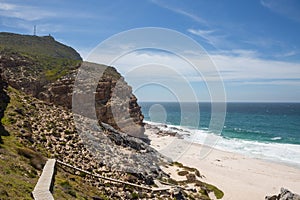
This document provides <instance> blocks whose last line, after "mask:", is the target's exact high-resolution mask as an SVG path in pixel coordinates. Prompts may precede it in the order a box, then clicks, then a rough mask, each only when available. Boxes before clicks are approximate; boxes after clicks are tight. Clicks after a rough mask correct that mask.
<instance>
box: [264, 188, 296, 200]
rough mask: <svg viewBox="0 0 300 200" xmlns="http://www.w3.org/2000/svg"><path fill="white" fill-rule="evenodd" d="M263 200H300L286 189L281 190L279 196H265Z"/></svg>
mask: <svg viewBox="0 0 300 200" xmlns="http://www.w3.org/2000/svg"><path fill="white" fill-rule="evenodd" d="M265 200H300V195H298V194H295V193H292V192H291V191H289V190H288V189H285V188H281V189H280V194H278V195H273V196H266V197H265Z"/></svg>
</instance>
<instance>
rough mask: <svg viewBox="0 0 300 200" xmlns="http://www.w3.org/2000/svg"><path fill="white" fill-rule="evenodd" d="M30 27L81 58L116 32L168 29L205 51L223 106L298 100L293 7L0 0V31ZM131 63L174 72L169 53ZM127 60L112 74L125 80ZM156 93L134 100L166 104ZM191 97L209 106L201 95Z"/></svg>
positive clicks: (299, 17) (270, 0) (285, 3)
mask: <svg viewBox="0 0 300 200" xmlns="http://www.w3.org/2000/svg"><path fill="white" fill-rule="evenodd" d="M34 25H37V34H38V35H48V34H51V35H53V36H54V37H55V38H56V39H57V40H58V41H61V42H63V43H66V44H67V45H70V46H72V47H74V48H75V49H76V50H78V51H79V52H80V53H81V55H82V56H83V57H84V58H87V55H88V53H89V52H90V51H91V50H92V49H93V48H94V47H95V46H97V45H98V44H99V43H100V42H101V41H103V40H105V39H107V38H109V37H110V36H112V35H114V34H117V33H119V32H122V31H126V30H129V29H133V28H142V27H162V28H168V29H173V30H176V31H179V32H181V33H183V34H186V35H187V36H189V37H191V38H192V39H193V40H195V41H197V42H198V43H199V44H200V45H201V46H202V47H203V48H204V49H205V50H206V51H207V52H208V54H209V55H210V57H211V59H212V60H213V62H214V63H215V65H216V66H217V67H218V69H219V71H220V73H221V76H222V78H223V80H224V85H225V89H226V95H227V100H228V101H281V102H282V101H285V102H286V101H292V102H299V101H300V89H299V88H300V37H299V35H300V1H298V0H247V1H246V0H245V1H238V0H226V1H216V0H215V1H204V0H199V1H194V0H186V1H179V0H178V1H176V0H174V1H167V0H165V1H163V0H132V1H125V0H123V1H111V2H109V1H99V0H89V1H81V0H78V1H71V0H64V1H61V0H52V1H41V0H9V1H8V0H0V31H7V32H16V33H22V34H32V33H33V26H34ZM135 56H139V58H140V59H144V60H147V59H149V60H151V59H153V58H156V59H162V60H165V61H166V62H167V61H168V59H169V62H170V63H171V64H173V66H174V68H176V63H174V62H173V63H172V60H174V59H173V58H172V56H171V55H168V54H164V53H161V52H156V53H153V52H151V53H149V52H148V53H147V52H143V53H139V54H135ZM149 56H150V57H149ZM151 56H152V57H151ZM133 60H136V59H135V58H131V59H130V55H129V56H128V58H127V59H125V60H124V59H123V61H122V62H119V64H120V66H117V65H116V67H117V68H118V70H119V71H121V72H122V73H126V72H123V70H122V67H123V66H122V63H123V64H124V63H125V64H124V65H126V66H128V65H131V64H134V62H133ZM116 64H118V62H117V63H116ZM124 68H126V67H124ZM128 82H130V80H129V81H128ZM190 84H191V86H192V87H193V88H194V89H195V90H197V91H199V90H202V89H203V90H205V89H204V88H205V84H203V82H201V81H199V82H197V81H195V80H190ZM135 89H137V88H134V90H135ZM159 90H160V89H157V88H156V89H155V87H145V89H144V91H143V90H141V89H139V90H136V93H137V96H138V98H139V99H141V100H142V101H147V100H157V101H162V100H165V101H167V100H173V99H172V98H171V97H170V95H169V96H168V95H155V94H156V93H157V92H158V91H159ZM161 92H163V91H161ZM166 93H167V92H166ZM196 93H197V92H196ZM196 95H197V96H198V97H199V99H201V100H203V101H207V100H208V99H209V97H208V96H207V94H203V93H201V94H200V92H199V94H198V93H197V94H196Z"/></svg>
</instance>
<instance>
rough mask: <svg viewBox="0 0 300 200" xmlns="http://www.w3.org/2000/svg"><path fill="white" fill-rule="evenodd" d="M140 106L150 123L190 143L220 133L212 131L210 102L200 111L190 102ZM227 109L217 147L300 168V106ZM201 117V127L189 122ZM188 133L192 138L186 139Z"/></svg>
mask: <svg viewBox="0 0 300 200" xmlns="http://www.w3.org/2000/svg"><path fill="white" fill-rule="evenodd" d="M139 104H140V105H141V107H142V111H143V114H144V116H145V121H146V122H149V123H154V124H156V125H158V126H160V125H161V126H164V127H165V125H167V128H170V129H172V130H176V131H177V132H178V134H182V135H185V136H184V137H185V139H186V140H191V141H193V142H196V143H200V144H201V143H203V141H204V139H205V137H206V136H207V134H216V133H214V132H213V131H209V129H208V127H209V123H210V119H211V104H210V103H199V104H198V105H199V112H197V111H195V109H194V108H193V109H192V108H191V109H188V108H189V103H181V104H179V103H166V102H163V103H161V102H147V103H146V102H144V103H143V102H141V103H139ZM183 104H184V105H183ZM194 105H195V104H194ZM182 107H184V108H185V109H184V110H182ZM191 107H192V106H191ZM226 107H227V109H226V118H225V122H224V126H223V129H222V131H221V134H217V137H219V138H218V141H217V144H216V145H214V147H215V148H217V149H221V150H226V151H231V152H238V153H241V154H245V155H248V156H251V157H255V158H262V159H268V160H272V161H277V162H283V163H286V164H291V165H295V166H297V167H300V103H227V106H226ZM183 112H185V113H183ZM182 116H184V118H182ZM199 117H200V121H199V123H197V125H193V126H189V124H188V123H186V121H193V120H194V119H195V118H199ZM183 121H184V122H183ZM174 128H176V129H174ZM180 130H181V131H182V133H180V132H181V131H180ZM183 130H184V131H183ZM186 132H190V133H191V134H190V135H192V136H186V134H185V133H186Z"/></svg>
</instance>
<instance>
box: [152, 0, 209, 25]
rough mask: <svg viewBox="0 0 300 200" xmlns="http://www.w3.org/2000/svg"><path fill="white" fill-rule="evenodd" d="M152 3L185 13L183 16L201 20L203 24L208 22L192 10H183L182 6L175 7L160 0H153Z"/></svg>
mask: <svg viewBox="0 0 300 200" xmlns="http://www.w3.org/2000/svg"><path fill="white" fill-rule="evenodd" d="M151 2H152V3H154V4H156V5H158V6H159V7H162V8H166V9H168V10H171V11H173V12H175V13H177V14H180V15H183V16H186V17H188V18H190V19H192V20H194V21H196V22H199V23H201V24H207V22H206V20H204V19H202V18H201V17H199V16H198V15H195V14H193V13H191V12H188V11H186V10H183V9H182V8H178V7H174V6H171V5H167V4H165V3H162V2H160V1H158V0H151Z"/></svg>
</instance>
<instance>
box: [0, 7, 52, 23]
mask: <svg viewBox="0 0 300 200" xmlns="http://www.w3.org/2000/svg"><path fill="white" fill-rule="evenodd" d="M0 16H3V17H9V18H17V19H22V20H27V21H34V20H39V19H43V18H46V17H55V13H54V12H50V11H47V10H43V9H41V8H38V7H34V6H27V5H18V4H12V3H3V2H1V3H0Z"/></svg>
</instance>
